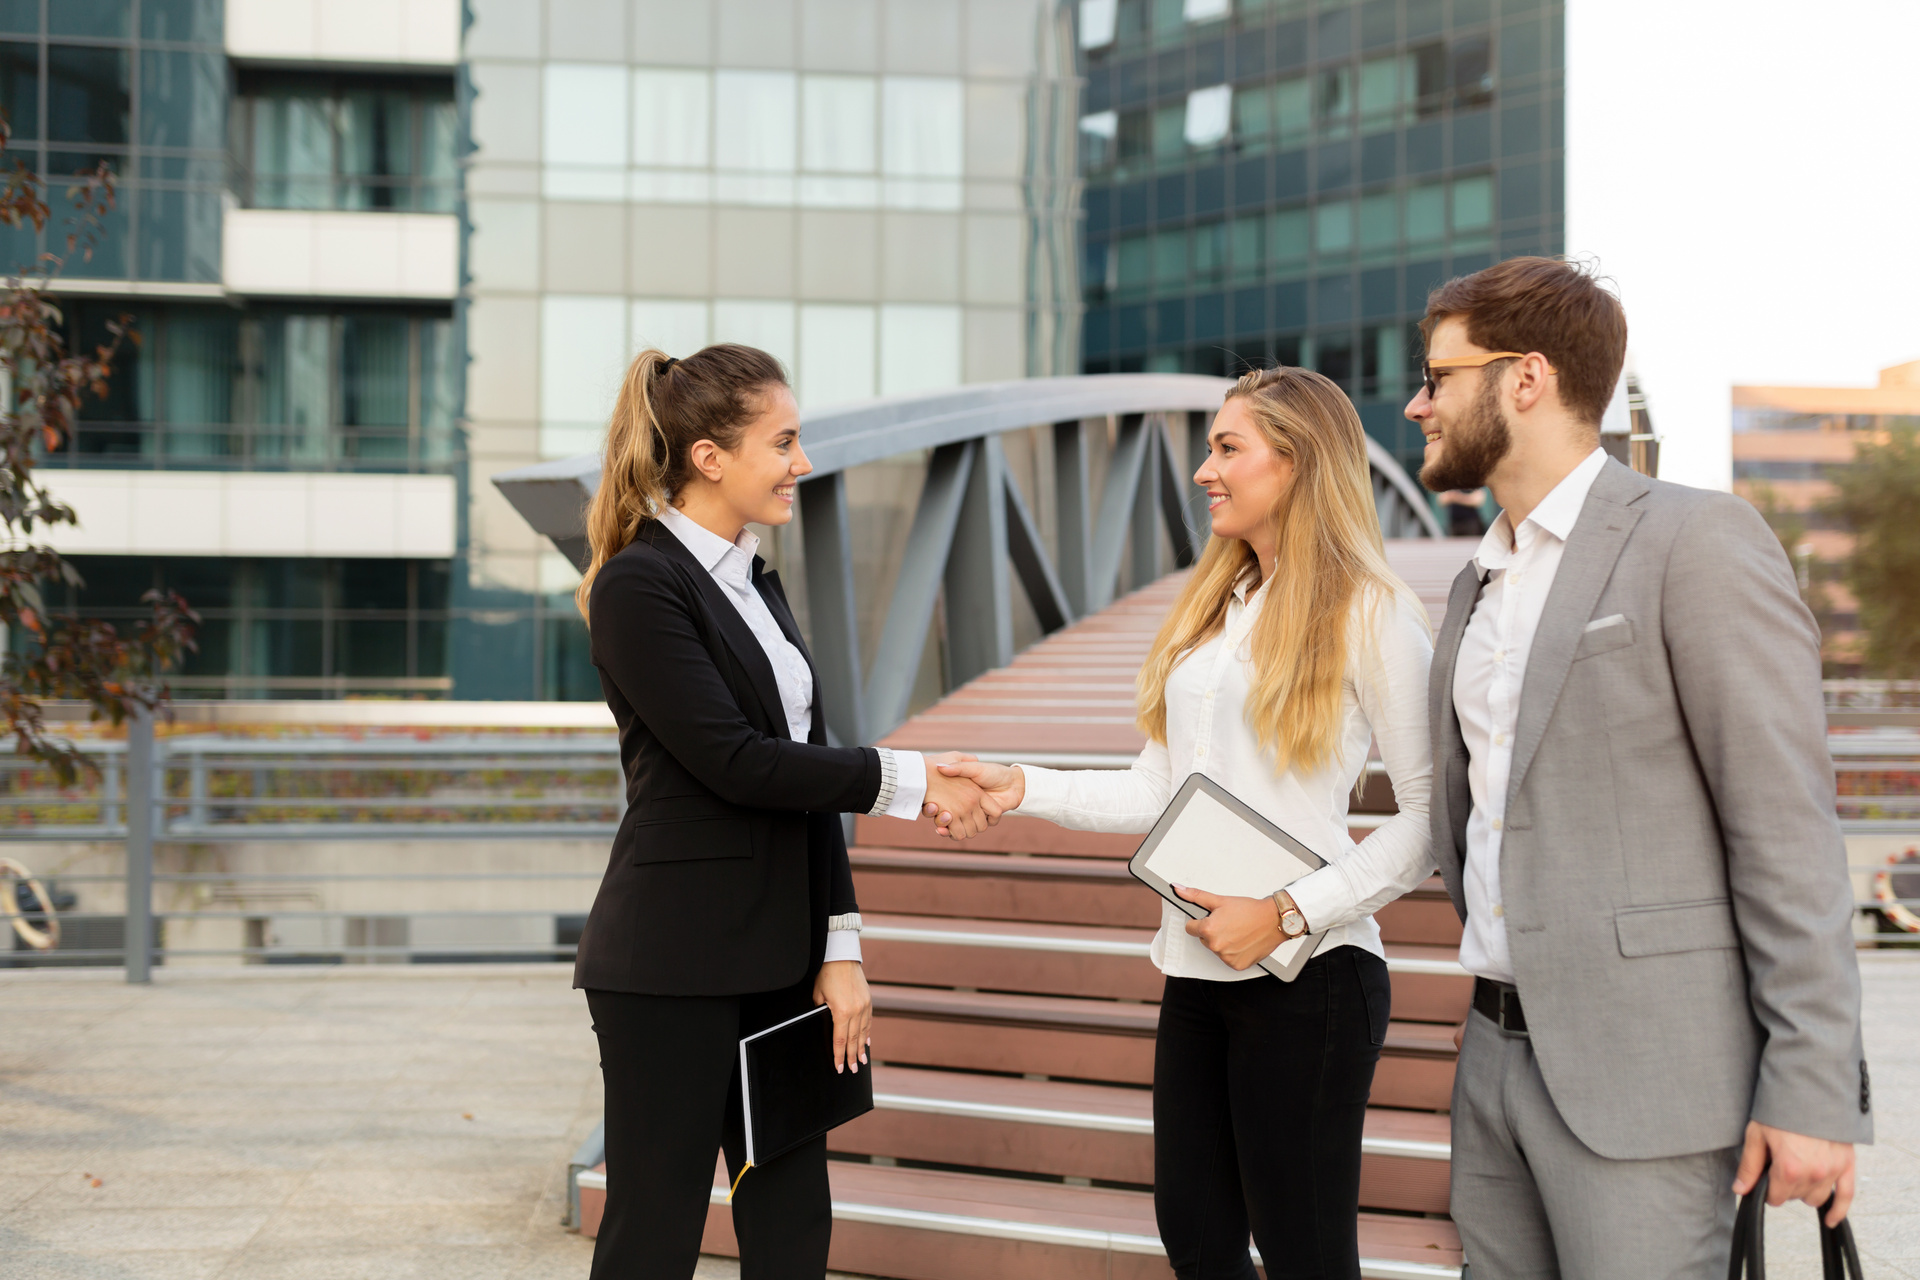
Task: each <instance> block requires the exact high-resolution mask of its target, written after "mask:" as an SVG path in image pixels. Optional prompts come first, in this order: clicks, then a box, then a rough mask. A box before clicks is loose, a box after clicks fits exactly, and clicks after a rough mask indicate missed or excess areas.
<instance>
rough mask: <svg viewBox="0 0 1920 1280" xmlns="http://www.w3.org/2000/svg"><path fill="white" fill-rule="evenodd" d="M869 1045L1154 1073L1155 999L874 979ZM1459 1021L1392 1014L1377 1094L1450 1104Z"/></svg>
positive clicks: (985, 1062) (891, 1052) (1106, 1072)
mask: <svg viewBox="0 0 1920 1280" xmlns="http://www.w3.org/2000/svg"><path fill="white" fill-rule="evenodd" d="M872 990H873V1009H874V1028H873V1053H874V1057H875V1059H876V1060H877V1061H880V1062H883V1063H891V1064H897V1065H901V1066H923V1067H950V1068H956V1069H959V1070H966V1071H996V1072H1004V1073H1007V1074H1010V1075H1041V1076H1049V1077H1054V1078H1059V1079H1066V1080H1083V1081H1091V1082H1096V1083H1114V1084H1135V1085H1144V1084H1152V1083H1153V1037H1154V1031H1155V1027H1156V1025H1157V1024H1158V1022H1159V1016H1160V1010H1159V1007H1158V1006H1157V1005H1151V1004H1140V1003H1129V1002H1125V1001H1118V1000H1087V999H1075V998H1072V997H1067V996H1032V995H1000V994H993V993H987V992H969V991H951V990H942V989H938V988H928V987H902V986H893V985H891V984H888V983H875V984H874V985H873V988H872ZM1453 1058H1454V1050H1453V1027H1452V1026H1450V1025H1448V1024H1445V1023H1427V1022H1393V1023H1390V1024H1388V1027H1387V1043H1386V1046H1385V1049H1384V1050H1383V1052H1382V1054H1381V1059H1380V1065H1379V1066H1378V1067H1377V1068H1376V1069H1375V1071H1374V1077H1373V1103H1374V1105H1376V1106H1381V1107H1401V1108H1406V1109H1409V1110H1417V1111H1444V1110H1446V1109H1447V1107H1448V1106H1449V1105H1450V1100H1451V1097H1452V1093H1453Z"/></svg>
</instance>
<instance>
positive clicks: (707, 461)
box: [687, 440, 722, 484]
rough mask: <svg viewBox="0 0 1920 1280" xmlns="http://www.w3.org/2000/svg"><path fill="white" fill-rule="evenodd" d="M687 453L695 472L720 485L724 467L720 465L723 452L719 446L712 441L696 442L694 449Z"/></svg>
mask: <svg viewBox="0 0 1920 1280" xmlns="http://www.w3.org/2000/svg"><path fill="white" fill-rule="evenodd" d="M687 452H688V460H689V461H691V462H692V463H693V469H694V470H695V471H697V472H699V473H700V474H701V475H702V476H705V477H706V478H707V479H708V480H710V481H712V482H713V483H714V484H718V483H720V475H721V471H722V467H721V465H720V459H721V452H720V446H719V445H717V444H715V443H714V442H713V441H711V440H697V441H695V442H694V445H693V448H692V449H690V450H688V451H687Z"/></svg>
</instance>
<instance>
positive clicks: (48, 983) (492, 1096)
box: [0, 953, 1920, 1280]
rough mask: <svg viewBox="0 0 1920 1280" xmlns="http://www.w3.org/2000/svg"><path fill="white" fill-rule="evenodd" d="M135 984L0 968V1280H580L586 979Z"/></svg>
mask: <svg viewBox="0 0 1920 1280" xmlns="http://www.w3.org/2000/svg"><path fill="white" fill-rule="evenodd" d="M1862 969H1863V972H1864V975H1865V990H1866V1010H1867V1049H1868V1056H1869V1059H1870V1061H1871V1062H1872V1063H1873V1064H1874V1093H1875V1098H1876V1101H1877V1106H1876V1112H1877V1120H1878V1124H1879V1142H1878V1144H1877V1145H1875V1146H1873V1147H1867V1148H1862V1149H1861V1152H1860V1194H1859V1200H1858V1203H1857V1206H1856V1209H1855V1213H1854V1220H1855V1226H1856V1229H1857V1231H1858V1233H1859V1238H1860V1244H1861V1250H1862V1253H1863V1254H1864V1255H1865V1260H1866V1263H1867V1273H1868V1275H1869V1276H1872V1277H1891V1278H1892V1280H1920V1018H1916V1017H1915V1011H1916V1010H1920V956H1894V955H1889V954H1885V953H1879V954H1869V955H1866V956H1864V957H1863V959H1862ZM120 976H121V975H120V974H119V972H118V971H117V970H65V971H58V970H54V971H39V972H34V971H12V972H4V973H0V1009H4V1010H5V1011H6V1015H7V1020H8V1024H9V1034H7V1035H5V1036H0V1135H3V1136H0V1276H6V1277H9V1278H10V1277H12V1276H14V1275H16V1274H17V1275H21V1276H32V1277H34V1278H35V1280H41V1278H42V1277H44V1278H45V1280H334V1278H336V1277H337V1278H339V1280H365V1278H366V1277H369V1276H379V1277H381V1280H408V1278H412V1280H441V1278H442V1277H445V1278H446V1280H496V1278H497V1280H579V1278H580V1277H584V1276H585V1275H586V1274H587V1268H588V1262H589V1259H590V1258H591V1256H592V1251H593V1245H592V1242H591V1241H586V1240H582V1239H580V1238H579V1237H578V1236H576V1235H573V1234H571V1233H570V1232H568V1231H566V1230H565V1229H564V1228H563V1227H562V1226H561V1225H560V1217H561V1215H562V1213H563V1212H564V1206H565V1193H566V1164H567V1159H568V1157H569V1156H570V1155H571V1154H572V1152H573V1150H574V1148H575V1147H576V1146H577V1145H578V1144H579V1142H580V1140H581V1139H582V1138H583V1137H584V1136H585V1135H586V1133H587V1131H588V1130H589V1129H591V1128H592V1126H593V1124H594V1122H595V1121H596V1120H597V1119H598V1118H599V1115H600V1104H601V1099H600V1078H599V1067H598V1055H597V1051H596V1046H595V1044H594V1039H593V1034H592V1031H591V1030H590V1028H589V1025H588V1017H587V1011H586V1005H585V1001H584V1000H583V999H582V997H581V996H580V993H578V992H576V991H573V990H571V989H570V978H571V969H570V967H568V966H565V965H551V966H549V965H476V966H460V967H458V968H457V969H456V968H451V967H449V968H446V969H442V968H438V967H426V966H351V967H349V966H338V967H335V966H316V967H313V968H299V967H294V966H286V967H282V966H273V967H270V968H269V967H267V966H253V967H246V968H235V969H227V970H223V969H211V968H209V969H193V970H178V971H173V972H169V971H166V970H164V969H163V970H159V971H157V972H156V974H155V981H154V983H153V984H152V985H151V986H148V987H144V988H135V987H128V986H127V985H125V983H123V982H122V981H121V980H120ZM21 1028H24V1029H25V1032H26V1033H25V1034H12V1032H14V1031H15V1030H16V1029H21ZM96 1180H97V1181H98V1182H99V1185H98V1186H95V1185H94V1183H95V1181H96ZM1812 1220H1813V1216H1812V1211H1811V1210H1808V1209H1805V1208H1802V1207H1797V1206H1789V1207H1788V1208H1785V1209H1780V1210H1775V1211H1773V1212H1772V1213H1771V1214H1770V1215H1769V1218H1768V1252H1769V1257H1768V1261H1769V1264H1770V1267H1771V1275H1772V1276H1773V1277H1774V1280H1818V1277H1819V1274H1820V1271H1819V1258H1818V1252H1817V1247H1816V1245H1815V1238H1814V1232H1813V1227H1812ZM738 1276H739V1267H738V1265H737V1264H736V1263H734V1262H733V1261H732V1260H730V1259H725V1258H703V1259H702V1260H701V1262H700V1267H699V1270H698V1271H697V1272H696V1280H737V1278H738Z"/></svg>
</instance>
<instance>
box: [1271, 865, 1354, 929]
mask: <svg viewBox="0 0 1920 1280" xmlns="http://www.w3.org/2000/svg"><path fill="white" fill-rule="evenodd" d="M1286 890H1287V893H1288V895H1289V896H1290V897H1292V899H1293V905H1294V906H1296V907H1298V908H1300V914H1301V915H1303V916H1305V917H1306V918H1307V928H1308V929H1309V930H1310V931H1312V932H1314V933H1325V932H1326V931H1327V930H1329V929H1333V928H1337V927H1338V926H1340V925H1343V924H1348V923H1351V921H1352V918H1353V892H1352V890H1350V889H1349V888H1348V887H1347V882H1346V878H1345V877H1343V876H1342V875H1341V874H1340V869H1339V867H1337V866H1335V865H1334V864H1333V863H1331V862H1329V863H1328V864H1327V865H1326V866H1324V867H1321V868H1319V869H1318V870H1316V871H1310V872H1308V873H1307V874H1306V875H1304V876H1301V877H1300V878H1299V879H1298V880H1295V881H1294V882H1293V883H1292V884H1290V885H1287V886H1286Z"/></svg>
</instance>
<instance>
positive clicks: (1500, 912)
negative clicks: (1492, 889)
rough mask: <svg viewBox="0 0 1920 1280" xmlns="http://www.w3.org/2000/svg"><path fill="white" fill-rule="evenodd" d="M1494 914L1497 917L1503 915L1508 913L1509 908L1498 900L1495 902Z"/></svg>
mask: <svg viewBox="0 0 1920 1280" xmlns="http://www.w3.org/2000/svg"><path fill="white" fill-rule="evenodd" d="M1493 914H1494V915H1495V916H1497V917H1503V916H1505V915H1506V914H1507V909H1506V908H1505V907H1503V906H1501V905H1500V904H1499V903H1497V902H1496V903H1494V904H1493Z"/></svg>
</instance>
